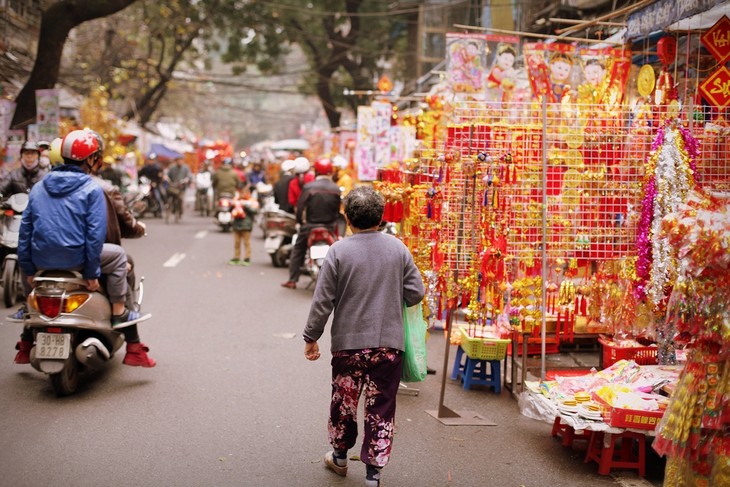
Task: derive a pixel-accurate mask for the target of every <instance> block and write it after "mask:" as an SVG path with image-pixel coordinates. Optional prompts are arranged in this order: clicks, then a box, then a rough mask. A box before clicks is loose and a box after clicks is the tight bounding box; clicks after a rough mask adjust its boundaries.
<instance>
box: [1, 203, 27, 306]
mask: <svg viewBox="0 0 730 487" xmlns="http://www.w3.org/2000/svg"><path fill="white" fill-rule="evenodd" d="M26 206H28V194H27V193H17V194H14V195H11V196H10V197H9V198H8V199H6V200H5V201H3V203H2V205H0V209H2V212H3V213H2V220H1V221H2V227H1V228H2V230H1V231H0V255H2V286H3V301H4V302H5V306H7V307H8V308H9V307H11V306H15V303H17V302H18V300H19V299H22V298H23V297H24V292H23V282H22V276H21V274H20V267H19V266H18V253H17V252H18V235H19V233H20V221H21V220H22V218H23V211H25V208H26Z"/></svg>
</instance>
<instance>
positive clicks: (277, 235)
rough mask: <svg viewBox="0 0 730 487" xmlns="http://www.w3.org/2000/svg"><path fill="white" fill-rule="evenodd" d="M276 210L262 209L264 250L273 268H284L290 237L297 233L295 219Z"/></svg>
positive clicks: (289, 249)
mask: <svg viewBox="0 0 730 487" xmlns="http://www.w3.org/2000/svg"><path fill="white" fill-rule="evenodd" d="M275 206H276V208H273V207H269V208H268V209H266V208H265V209H264V211H263V212H262V213H263V221H264V235H266V239H265V240H264V248H265V249H266V252H267V253H268V254H269V256H271V264H272V265H273V266H274V267H286V265H287V260H289V255H290V254H291V249H292V237H293V236H294V235H295V234H296V233H297V217H296V215H293V214H291V213H287V212H286V211H284V210H280V209H279V205H275Z"/></svg>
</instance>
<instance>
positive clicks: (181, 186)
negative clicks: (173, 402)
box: [167, 157, 191, 215]
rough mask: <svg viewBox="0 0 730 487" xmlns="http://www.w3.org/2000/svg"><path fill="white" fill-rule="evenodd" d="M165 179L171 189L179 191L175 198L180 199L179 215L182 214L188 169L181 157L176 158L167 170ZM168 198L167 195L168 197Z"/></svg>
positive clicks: (187, 183)
mask: <svg viewBox="0 0 730 487" xmlns="http://www.w3.org/2000/svg"><path fill="white" fill-rule="evenodd" d="M167 179H168V181H169V182H170V186H171V187H175V188H176V189H177V190H179V193H178V194H177V197H178V198H180V214H181V215H182V213H183V206H184V205H183V204H182V197H183V194H184V193H185V189H186V188H187V187H188V185H189V184H190V179H191V177H190V168H189V167H188V165H187V164H185V163H184V162H183V158H182V157H176V158H175V161H174V164H173V165H172V166H170V167H169V168H167ZM168 196H169V195H168Z"/></svg>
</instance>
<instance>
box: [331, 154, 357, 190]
mask: <svg viewBox="0 0 730 487" xmlns="http://www.w3.org/2000/svg"><path fill="white" fill-rule="evenodd" d="M332 166H333V167H334V174H333V175H332V180H333V181H334V182H335V184H336V185H337V186H339V187H340V189H341V190H342V197H343V198H344V197H345V196H347V194H348V193H349V192H350V191H352V187H353V183H352V177H351V176H350V175H349V174H348V173H347V159H345V158H344V157H342V156H340V155H336V156H335V157H333V158H332Z"/></svg>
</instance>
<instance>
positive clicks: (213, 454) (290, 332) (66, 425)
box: [0, 207, 661, 487]
mask: <svg viewBox="0 0 730 487" xmlns="http://www.w3.org/2000/svg"><path fill="white" fill-rule="evenodd" d="M147 223H148V236H147V237H145V238H143V239H141V240H137V241H134V240H132V241H126V242H125V247H126V248H127V250H128V252H129V253H130V254H131V255H133V256H134V259H135V261H136V264H137V274H138V276H142V275H143V276H145V300H144V303H143V310H144V311H147V312H151V313H152V314H153V318H152V319H151V320H150V321H148V322H146V323H143V324H142V325H140V334H141V336H142V341H143V342H145V343H146V344H147V345H148V346H149V347H150V355H151V356H152V357H154V358H155V359H156V360H157V361H158V365H157V367H155V368H152V369H142V368H133V367H127V366H124V365H122V363H121V361H122V356H123V350H121V351H120V353H119V354H118V355H117V356H116V357H114V359H113V360H112V362H111V363H110V364H108V366H107V367H105V368H103V369H102V370H100V371H98V372H96V373H94V374H92V375H91V376H87V377H85V378H84V380H83V383H82V385H81V387H80V390H79V391H78V392H77V393H76V394H75V395H73V396H71V397H67V398H58V397H56V396H55V395H54V394H53V392H52V390H51V387H50V384H49V381H48V379H47V378H46V377H45V376H44V375H43V374H41V373H39V372H37V371H35V370H34V369H32V368H31V367H30V366H19V365H15V364H13V363H12V360H13V356H14V354H15V350H14V349H13V346H14V344H15V342H16V340H17V339H18V335H19V333H20V330H21V325H20V324H15V323H5V322H3V321H2V320H0V323H2V324H1V325H0V344H1V345H2V348H0V390H1V391H2V394H1V395H0V411H2V414H1V415H0V474H1V475H2V480H0V484H2V485H8V486H10V485H12V486H15V487H22V486H30V487H36V486H45V485H53V486H78V487H81V486H98V485H112V486H122V487H126V486H155V487H163V486H263V487H268V486H276V487H279V486H281V487H287V486H302V487H315V486H317V487H321V486H343V487H344V486H360V485H362V483H363V479H364V472H365V468H364V466H363V465H362V464H361V463H359V462H357V461H351V462H350V471H349V475H348V477H347V478H341V477H337V476H336V475H334V474H333V473H332V472H330V471H328V470H326V469H325V468H324V467H323V464H322V461H321V459H322V455H323V454H324V453H325V452H326V451H327V450H328V448H329V445H328V442H327V429H326V424H327V411H328V403H329V401H328V394H329V353H327V352H328V350H329V339H328V337H327V335H326V336H325V337H324V338H323V340H322V341H321V346H322V349H323V354H322V355H323V356H322V359H320V360H319V361H317V362H308V361H307V360H305V359H304V356H303V342H302V339H301V331H302V328H303V325H304V322H305V320H306V316H307V312H308V306H309V301H310V297H311V294H312V290H308V289H304V287H305V286H306V284H307V283H308V281H309V279H308V278H307V277H303V278H302V279H301V280H300V285H299V289H297V290H293V291H292V290H288V289H283V288H281V287H280V286H279V283H280V282H283V281H285V280H286V270H285V269H275V268H273V267H272V265H271V262H270V259H269V257H268V255H267V254H266V253H265V252H264V249H263V239H262V238H261V230H260V229H258V228H256V229H255V230H254V234H253V238H252V243H253V258H252V261H253V263H252V265H251V266H250V267H232V266H229V265H227V261H228V259H230V258H231V257H232V246H233V237H232V235H231V234H224V233H221V232H220V231H219V230H218V229H217V227H216V226H215V225H214V224H213V221H212V219H211V218H203V217H200V216H198V215H195V214H193V212H192V211H191V209H190V207H188V208H187V211H186V214H185V215H184V217H183V221H182V222H181V223H180V224H177V225H172V224H171V225H166V224H165V223H164V222H163V221H162V220H159V219H157V220H149V221H148V222H147ZM10 311H11V310H2V312H3V317H4V315H6V314H10ZM443 340H444V337H443V335H442V334H440V333H436V334H434V335H433V336H431V338H430V340H429V342H428V346H429V353H430V355H429V363H430V366H431V367H433V368H436V369H437V370H438V374H437V375H435V376H428V377H427V379H426V381H425V382H424V383H421V384H416V385H415V387H417V388H419V389H420V394H418V395H417V396H412V395H405V394H402V395H400V396H399V402H398V413H397V431H396V438H395V443H394V450H393V456H392V460H391V463H390V465H389V466H388V467H387V468H386V469H384V471H383V485H386V486H393V487H395V486H400V487H411V486H413V487H415V486H497V487H501V486H514V487H520V486H529V487H542V486H575V487H579V486H586V485H591V486H594V487H601V486H610V485H619V482H618V481H617V480H616V479H614V478H612V477H604V476H600V475H598V474H597V466H596V465H595V463H588V464H586V463H584V462H583V456H584V451H583V450H580V448H582V447H583V445H580V446H579V447H578V446H577V447H576V449H575V450H571V449H567V448H564V447H562V446H560V444H559V442H558V441H556V440H555V439H554V438H552V437H551V436H550V425H548V424H546V423H542V422H538V421H535V420H532V419H528V418H526V417H524V416H522V415H520V414H519V411H518V406H517V401H516V400H515V399H513V398H512V397H511V396H510V394H509V392H508V391H506V390H504V389H503V390H502V393H501V395H499V396H498V395H495V394H494V393H493V392H492V391H491V390H485V389H481V388H475V389H473V390H469V391H464V390H463V389H462V388H461V387H460V385H459V384H457V383H455V382H454V381H451V380H449V379H447V381H446V390H445V400H444V403H445V404H446V405H447V406H448V407H450V408H451V409H454V410H472V411H476V412H477V413H479V414H480V415H482V416H484V417H485V418H487V419H489V420H491V421H492V422H494V423H496V426H445V425H443V424H441V422H440V421H438V420H436V419H435V418H433V417H432V416H431V415H429V414H427V413H426V412H425V411H426V410H433V409H436V408H437V407H438V404H439V392H440V387H441V373H443V372H444V371H443V370H442V369H443V363H442V361H443V352H444V341H443ZM454 350H455V349H454V348H453V347H452V349H451V356H453V353H454ZM447 372H449V373H450V366H449V371H447ZM358 454H359V448H356V449H353V450H352V451H351V452H350V455H358ZM655 461H656V459H655V457H653V456H650V457H649V461H648V470H649V472H648V475H649V477H650V481H649V482H647V481H641V480H638V481H634V483H627V482H628V481H627V480H622V481H621V482H620V483H621V484H622V485H636V486H641V485H661V480H660V478H661V473H660V472H661V467H659V466H653V465H652V462H655ZM624 473H625V472H619V474H624Z"/></svg>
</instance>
